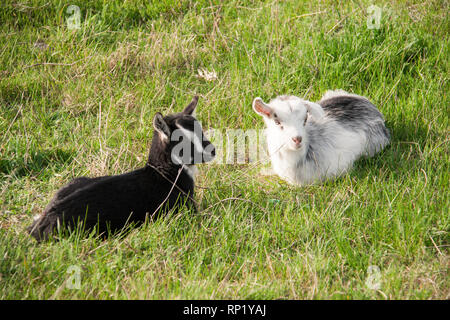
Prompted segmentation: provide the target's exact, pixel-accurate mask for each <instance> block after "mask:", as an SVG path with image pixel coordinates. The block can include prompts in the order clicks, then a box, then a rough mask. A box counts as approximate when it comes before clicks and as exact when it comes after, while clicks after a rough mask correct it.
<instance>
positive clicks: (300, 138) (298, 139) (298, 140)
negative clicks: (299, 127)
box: [292, 137, 302, 145]
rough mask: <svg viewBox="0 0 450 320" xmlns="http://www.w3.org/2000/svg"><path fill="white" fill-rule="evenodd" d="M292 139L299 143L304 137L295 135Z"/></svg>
mask: <svg viewBox="0 0 450 320" xmlns="http://www.w3.org/2000/svg"><path fill="white" fill-rule="evenodd" d="M292 141H294V142H295V144H297V145H299V144H300V143H301V142H302V137H294V138H292Z"/></svg>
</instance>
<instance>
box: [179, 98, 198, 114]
mask: <svg viewBox="0 0 450 320" xmlns="http://www.w3.org/2000/svg"><path fill="white" fill-rule="evenodd" d="M197 103H198V96H195V97H194V98H193V99H192V101H191V103H189V105H188V106H187V107H186V108H184V110H183V113H184V114H188V115H194V111H195V107H196V106H197Z"/></svg>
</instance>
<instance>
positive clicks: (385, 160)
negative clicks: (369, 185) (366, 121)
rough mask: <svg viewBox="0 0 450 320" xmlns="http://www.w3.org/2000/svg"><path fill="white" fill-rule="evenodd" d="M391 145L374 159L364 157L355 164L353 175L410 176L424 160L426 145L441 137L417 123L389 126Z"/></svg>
mask: <svg viewBox="0 0 450 320" xmlns="http://www.w3.org/2000/svg"><path fill="white" fill-rule="evenodd" d="M387 126H388V128H389V131H390V134H391V143H390V144H389V145H388V146H387V147H386V148H385V149H384V150H383V151H381V152H380V153H378V154H376V155H375V156H374V157H371V158H367V157H363V158H361V159H360V160H358V161H357V162H356V163H355V167H354V170H353V173H352V175H355V176H356V177H358V178H363V177H366V176H367V175H369V174H370V173H377V172H378V173H379V172H380V171H389V174H388V175H387V177H389V176H391V175H392V174H393V175H395V176H399V175H405V174H407V175H409V174H410V172H411V171H410V170H411V169H412V168H414V167H415V166H416V164H417V162H418V161H419V160H422V159H423V150H424V147H425V145H426V143H427V142H428V141H430V140H436V138H437V137H438V136H439V135H438V134H437V133H436V132H434V131H430V130H429V129H428V128H426V127H425V126H421V125H419V124H416V123H402V124H398V125H396V126H392V125H389V124H387Z"/></svg>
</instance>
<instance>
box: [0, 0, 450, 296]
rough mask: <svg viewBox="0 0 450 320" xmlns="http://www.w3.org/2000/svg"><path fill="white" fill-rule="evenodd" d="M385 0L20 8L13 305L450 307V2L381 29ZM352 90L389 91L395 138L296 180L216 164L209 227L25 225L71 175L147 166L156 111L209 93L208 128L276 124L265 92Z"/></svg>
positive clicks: (1, 173)
mask: <svg viewBox="0 0 450 320" xmlns="http://www.w3.org/2000/svg"><path fill="white" fill-rule="evenodd" d="M70 4H77V5H78V6H79V7H80V9H81V23H82V25H81V29H80V30H68V29H67V26H66V23H65V18H66V14H65V10H66V8H67V7H68V5H70ZM370 4H372V2H370V1H365V0H363V1H345V2H344V1H343V2H342V3H336V2H335V1H331V0H330V1H328V0H326V1H325V0H324V1H317V2H316V1H311V2H310V1H250V0H241V1H239V0H232V1H215V0H213V1H199V2H197V1H182V2H180V1H175V0H170V1H169V0H166V1H154V2H153V1H136V2H133V1H73V2H67V1H45V0H42V1H10V0H7V1H6V3H5V2H4V1H3V2H2V4H1V5H0V8H1V11H0V12H1V13H0V21H1V24H0V109H1V112H0V132H2V135H1V136H0V142H1V145H0V213H1V215H0V299H49V298H54V299H127V298H130V299H136V298H142V299H179V298H181V299H209V298H212V299H220V298H224V299H235V298H239V299H278V298H282V299H449V297H450V296H449V294H450V285H449V284H450V278H449V272H448V270H449V268H448V266H449V246H450V241H449V240H450V239H449V234H448V232H449V218H450V216H449V213H448V212H449V211H448V210H449V209H448V208H449V185H448V184H449V143H448V142H449V126H448V116H449V106H450V101H449V97H448V92H449V83H448V80H449V79H448V75H449V74H450V72H449V60H448V57H449V56H450V52H449V36H448V30H450V22H449V18H448V11H449V2H448V1H439V0H436V1H425V2H424V1H395V2H392V1H385V2H381V1H374V4H376V5H378V6H379V7H382V8H383V11H382V20H381V25H380V28H379V29H368V28H367V25H366V20H367V7H368V6H369V5H370ZM38 40H40V43H45V44H46V45H42V44H41V45H35V44H36V42H37V41H38ZM199 68H206V69H208V70H210V71H211V70H213V69H214V70H215V71H216V73H217V76H218V79H217V80H215V81H206V80H205V79H202V78H199V77H198V76H197V74H198V73H197V70H198V69H199ZM335 88H342V89H345V90H347V91H351V92H354V93H357V94H361V95H365V96H368V97H370V99H371V100H372V101H373V102H374V103H375V104H376V105H377V106H378V107H379V109H380V110H381V112H382V113H383V114H384V115H385V117H386V123H387V126H388V127H389V129H390V130H391V133H392V143H391V145H390V146H389V147H388V148H387V149H386V150H385V151H383V152H382V153H381V154H379V155H377V156H376V157H374V158H371V159H362V160H360V161H358V162H357V163H356V165H355V168H354V169H353V170H352V171H351V172H350V173H349V174H347V175H345V176H344V177H342V178H340V179H337V180H335V181H329V182H326V183H324V184H322V185H316V186H308V187H293V186H289V185H287V184H286V183H284V182H282V181H281V180H279V179H278V178H276V177H265V176H261V174H260V169H261V165H258V164H250V165H211V164H210V165H201V166H200V167H199V169H200V176H199V179H198V181H197V182H196V184H197V185H198V186H200V187H202V188H198V189H197V193H196V200H197V201H198V203H199V204H200V209H201V212H200V213H199V214H197V215H192V214H188V212H182V213H180V214H178V215H175V216H170V217H167V218H165V219H160V220H158V221H156V222H154V223H152V224H148V225H145V226H143V227H142V228H139V229H135V230H133V231H131V233H130V234H128V235H126V236H125V237H122V238H119V237H116V238H110V239H108V240H103V239H99V238H96V237H94V236H90V237H88V238H82V237H79V235H78V234H73V235H72V236H70V237H68V238H64V239H63V240H61V241H59V242H49V243H44V244H41V245H38V244H36V242H35V241H34V240H33V239H31V238H30V237H29V236H28V235H27V234H26V233H25V227H26V226H28V225H29V224H30V223H31V221H32V216H33V215H35V214H38V213H40V212H42V210H43V208H44V207H45V206H46V204H47V203H48V201H49V200H50V199H51V197H52V195H53V194H54V192H55V191H56V190H57V189H58V188H59V187H60V186H61V185H63V184H64V183H66V182H68V181H69V180H71V179H72V178H75V177H78V176H83V175H87V176H99V175H105V174H118V173H122V172H126V171H129V170H132V169H135V168H138V167H140V166H142V165H143V164H144V163H145V160H146V157H147V153H148V149H149V146H150V140H151V137H152V134H153V130H152V125H151V120H152V117H153V115H154V114H155V112H157V111H161V112H163V113H164V114H166V113H170V112H174V111H180V110H181V109H182V108H183V107H184V106H185V105H187V103H188V102H189V101H190V99H191V98H192V96H193V95H194V94H199V95H200V97H201V98H200V102H199V107H198V110H197V115H198V118H199V119H200V120H201V121H202V123H203V126H204V127H205V128H223V129H224V128H232V129H238V128H239V129H254V128H257V129H261V128H263V123H262V121H261V119H260V118H259V117H258V116H257V115H256V114H254V113H253V111H252V108H251V102H252V100H253V98H254V97H256V96H260V97H262V98H263V99H265V100H269V99H270V98H273V97H275V96H276V95H280V94H286V93H288V94H295V95H298V96H302V97H305V98H306V99H310V100H318V99H320V97H321V96H322V95H323V94H324V93H325V91H326V90H328V89H335ZM227 198H239V200H225V201H221V200H223V199H227ZM273 199H277V200H279V201H278V202H277V201H274V200H273ZM73 265H74V266H78V267H79V268H80V270H81V273H80V275H81V288H80V289H70V288H68V287H67V281H68V278H69V277H70V275H71V274H70V273H67V270H68V268H69V267H70V266H73ZM372 265H374V266H378V267H379V269H380V279H381V287H380V289H379V290H374V289H370V288H369V287H367V286H366V280H367V279H368V278H370V272H369V266H372Z"/></svg>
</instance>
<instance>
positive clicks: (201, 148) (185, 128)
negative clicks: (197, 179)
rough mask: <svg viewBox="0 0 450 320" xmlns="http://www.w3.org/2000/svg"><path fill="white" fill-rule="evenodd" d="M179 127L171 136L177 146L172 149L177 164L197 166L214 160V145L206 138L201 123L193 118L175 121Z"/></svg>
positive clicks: (186, 117)
mask: <svg viewBox="0 0 450 320" xmlns="http://www.w3.org/2000/svg"><path fill="white" fill-rule="evenodd" d="M175 126H176V127H177V128H176V129H175V130H174V131H173V132H172V135H171V141H173V142H175V143H176V145H175V146H174V147H173V149H172V153H171V156H172V161H173V162H174V163H177V164H197V163H203V162H208V161H211V160H212V159H214V157H215V154H216V151H215V147H214V145H213V144H212V143H211V142H210V141H209V140H208V139H207V138H206V136H205V134H204V132H203V129H202V126H201V124H200V122H198V121H197V119H195V118H194V117H192V116H183V117H181V118H179V119H177V120H175Z"/></svg>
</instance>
